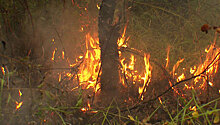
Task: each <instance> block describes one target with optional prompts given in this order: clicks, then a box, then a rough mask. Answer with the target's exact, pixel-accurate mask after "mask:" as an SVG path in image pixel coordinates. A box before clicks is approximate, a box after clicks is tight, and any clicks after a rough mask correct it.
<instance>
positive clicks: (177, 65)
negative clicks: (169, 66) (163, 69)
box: [172, 59, 184, 76]
mask: <svg viewBox="0 0 220 125" xmlns="http://www.w3.org/2000/svg"><path fill="white" fill-rule="evenodd" d="M183 60H184V59H181V60H178V61H177V63H176V64H175V65H174V66H173V71H172V74H173V76H174V75H175V71H176V69H177V68H178V67H179V65H180V63H182V62H183Z"/></svg>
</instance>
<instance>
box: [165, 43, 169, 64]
mask: <svg viewBox="0 0 220 125" xmlns="http://www.w3.org/2000/svg"><path fill="white" fill-rule="evenodd" d="M169 55H170V46H168V48H167V58H166V66H165V67H166V68H167V67H168V65H169V60H170V59H169Z"/></svg>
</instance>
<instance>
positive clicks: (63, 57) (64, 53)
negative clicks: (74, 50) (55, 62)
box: [62, 51, 65, 59]
mask: <svg viewBox="0 0 220 125" xmlns="http://www.w3.org/2000/svg"><path fill="white" fill-rule="evenodd" d="M64 54H65V53H64V51H62V59H64V57H65V56H64Z"/></svg>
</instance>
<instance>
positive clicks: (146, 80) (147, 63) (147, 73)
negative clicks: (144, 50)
mask: <svg viewBox="0 0 220 125" xmlns="http://www.w3.org/2000/svg"><path fill="white" fill-rule="evenodd" d="M149 60H150V55H149V54H148V55H146V54H145V55H144V63H145V72H144V77H143V78H142V79H143V80H144V85H143V86H142V87H139V90H138V92H139V94H140V96H142V97H140V98H141V100H143V94H142V93H144V92H145V91H146V86H148V85H149V83H150V80H151V69H152V67H151V66H150V61H149Z"/></svg>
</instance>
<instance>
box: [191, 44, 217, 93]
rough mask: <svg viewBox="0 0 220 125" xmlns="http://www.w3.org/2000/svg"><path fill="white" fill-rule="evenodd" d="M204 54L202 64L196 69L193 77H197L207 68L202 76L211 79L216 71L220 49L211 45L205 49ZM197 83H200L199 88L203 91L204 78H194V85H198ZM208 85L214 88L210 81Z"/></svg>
mask: <svg viewBox="0 0 220 125" xmlns="http://www.w3.org/2000/svg"><path fill="white" fill-rule="evenodd" d="M205 52H206V53H207V54H206V59H205V61H204V62H203V63H202V64H200V65H199V66H198V67H197V70H196V71H195V73H194V75H198V74H200V73H202V72H203V71H204V70H206V68H207V67H208V69H207V70H206V72H205V73H204V74H205V75H207V76H208V77H212V76H213V75H214V74H215V73H217V71H218V64H219V61H218V60H219V59H220V56H219V52H220V48H216V47H215V44H212V45H211V46H210V47H209V48H206V50H205ZM199 81H201V83H200V84H199V88H201V89H205V85H206V77H202V76H199V77H196V78H195V79H194V84H197V83H199ZM209 85H210V86H214V83H212V82H211V81H210V82H209Z"/></svg>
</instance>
